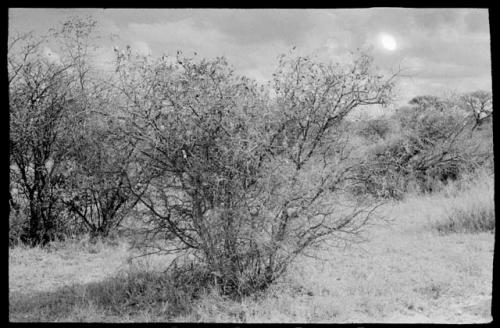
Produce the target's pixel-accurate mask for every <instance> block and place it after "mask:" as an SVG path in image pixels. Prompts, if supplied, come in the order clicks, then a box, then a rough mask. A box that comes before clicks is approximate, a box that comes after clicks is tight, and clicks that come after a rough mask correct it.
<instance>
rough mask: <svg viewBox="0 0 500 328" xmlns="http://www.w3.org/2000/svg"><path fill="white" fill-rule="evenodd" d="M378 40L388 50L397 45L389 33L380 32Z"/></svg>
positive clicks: (392, 49)
mask: <svg viewBox="0 0 500 328" xmlns="http://www.w3.org/2000/svg"><path fill="white" fill-rule="evenodd" d="M380 42H381V43H382V46H383V47H384V48H385V49H387V50H389V51H394V50H396V48H397V47H398V44H397V43H396V40H395V39H394V37H393V36H391V35H389V34H382V35H381V36H380Z"/></svg>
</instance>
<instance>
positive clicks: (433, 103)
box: [409, 95, 447, 111]
mask: <svg viewBox="0 0 500 328" xmlns="http://www.w3.org/2000/svg"><path fill="white" fill-rule="evenodd" d="M409 104H410V105H413V106H415V107H416V108H417V109H434V110H437V111H443V110H445V109H446V107H447V106H446V105H447V104H446V101H445V100H444V99H441V98H439V97H437V96H429V95H426V96H417V97H415V98H413V99H411V100H410V101H409Z"/></svg>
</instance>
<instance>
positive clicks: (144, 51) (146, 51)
mask: <svg viewBox="0 0 500 328" xmlns="http://www.w3.org/2000/svg"><path fill="white" fill-rule="evenodd" d="M131 47H132V51H134V52H136V53H138V54H139V55H141V56H149V55H151V48H150V47H149V45H148V44H147V43H146V42H144V41H134V42H132V45H131Z"/></svg>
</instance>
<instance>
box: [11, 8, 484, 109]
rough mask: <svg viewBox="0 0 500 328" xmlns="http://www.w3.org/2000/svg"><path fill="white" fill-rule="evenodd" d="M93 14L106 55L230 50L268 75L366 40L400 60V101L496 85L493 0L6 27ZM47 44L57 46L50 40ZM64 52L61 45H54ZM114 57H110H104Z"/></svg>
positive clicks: (159, 12) (19, 18) (18, 18)
mask: <svg viewBox="0 0 500 328" xmlns="http://www.w3.org/2000/svg"><path fill="white" fill-rule="evenodd" d="M87 15H91V16H92V17H93V18H94V19H96V20H97V22H98V26H99V32H100V34H101V35H103V36H106V35H111V34H113V35H115V36H117V38H114V39H110V38H103V39H101V41H100V43H101V44H100V45H101V50H100V54H99V61H100V63H101V64H102V67H103V68H104V67H109V65H110V64H111V63H112V61H113V54H114V52H113V48H114V47H115V46H118V47H123V46H125V45H130V46H131V47H132V49H133V51H136V52H137V53H140V54H150V55H152V56H161V55H163V54H166V55H175V53H176V52H177V50H181V51H182V52H183V54H185V55H186V56H192V55H194V52H196V53H197V56H199V57H208V58H214V57H216V56H225V57H226V58H227V60H228V62H229V63H230V64H232V65H233V66H234V68H235V71H236V72H237V73H239V74H244V75H247V76H249V77H252V78H255V79H257V80H258V81H260V82H265V81H267V80H269V79H270V78H271V76H272V73H273V71H274V69H275V67H276V65H277V57H278V55H279V54H282V53H287V52H288V51H290V49H292V47H294V46H295V47H296V49H297V50H296V51H297V53H298V54H303V55H307V54H313V55H315V56H317V58H319V60H324V61H330V62H343V60H345V59H346V58H347V56H348V54H349V52H350V51H355V50H356V49H368V51H370V52H371V54H372V56H373V57H374V63H375V65H376V66H377V67H378V68H379V69H380V70H381V71H382V72H383V73H386V74H390V73H391V72H395V71H397V70H401V77H400V78H399V80H398V87H397V96H396V98H395V103H396V104H399V105H401V104H405V103H407V102H408V101H409V100H410V99H411V98H413V97H414V96H417V95H437V96H442V95H444V94H447V93H450V92H455V93H461V92H468V91H475V90H479V89H482V90H491V57H490V32H489V21H488V11H487V10H486V9H452V8H448V9H406V8H371V9H48V8H47V9H36V8H29V9H10V10H9V34H16V33H23V32H28V31H31V30H34V31H46V30H48V29H49V28H51V27H56V26H57V24H58V23H59V22H63V21H65V20H66V19H68V18H69V17H71V16H87ZM46 51H47V52H50V51H51V50H50V49H46ZM56 55H57V54H56ZM106 65H108V66H106Z"/></svg>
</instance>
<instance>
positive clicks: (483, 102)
mask: <svg viewBox="0 0 500 328" xmlns="http://www.w3.org/2000/svg"><path fill="white" fill-rule="evenodd" d="M460 100H461V102H462V106H463V108H464V109H465V110H466V111H467V112H468V113H469V115H471V116H472V118H473V119H474V127H473V129H475V128H477V127H479V126H481V124H482V123H483V122H484V121H486V120H487V119H488V118H489V117H491V116H492V115H493V99H492V94H491V92H487V91H475V92H470V93H466V94H464V95H463V96H462V97H461V99H460Z"/></svg>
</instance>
